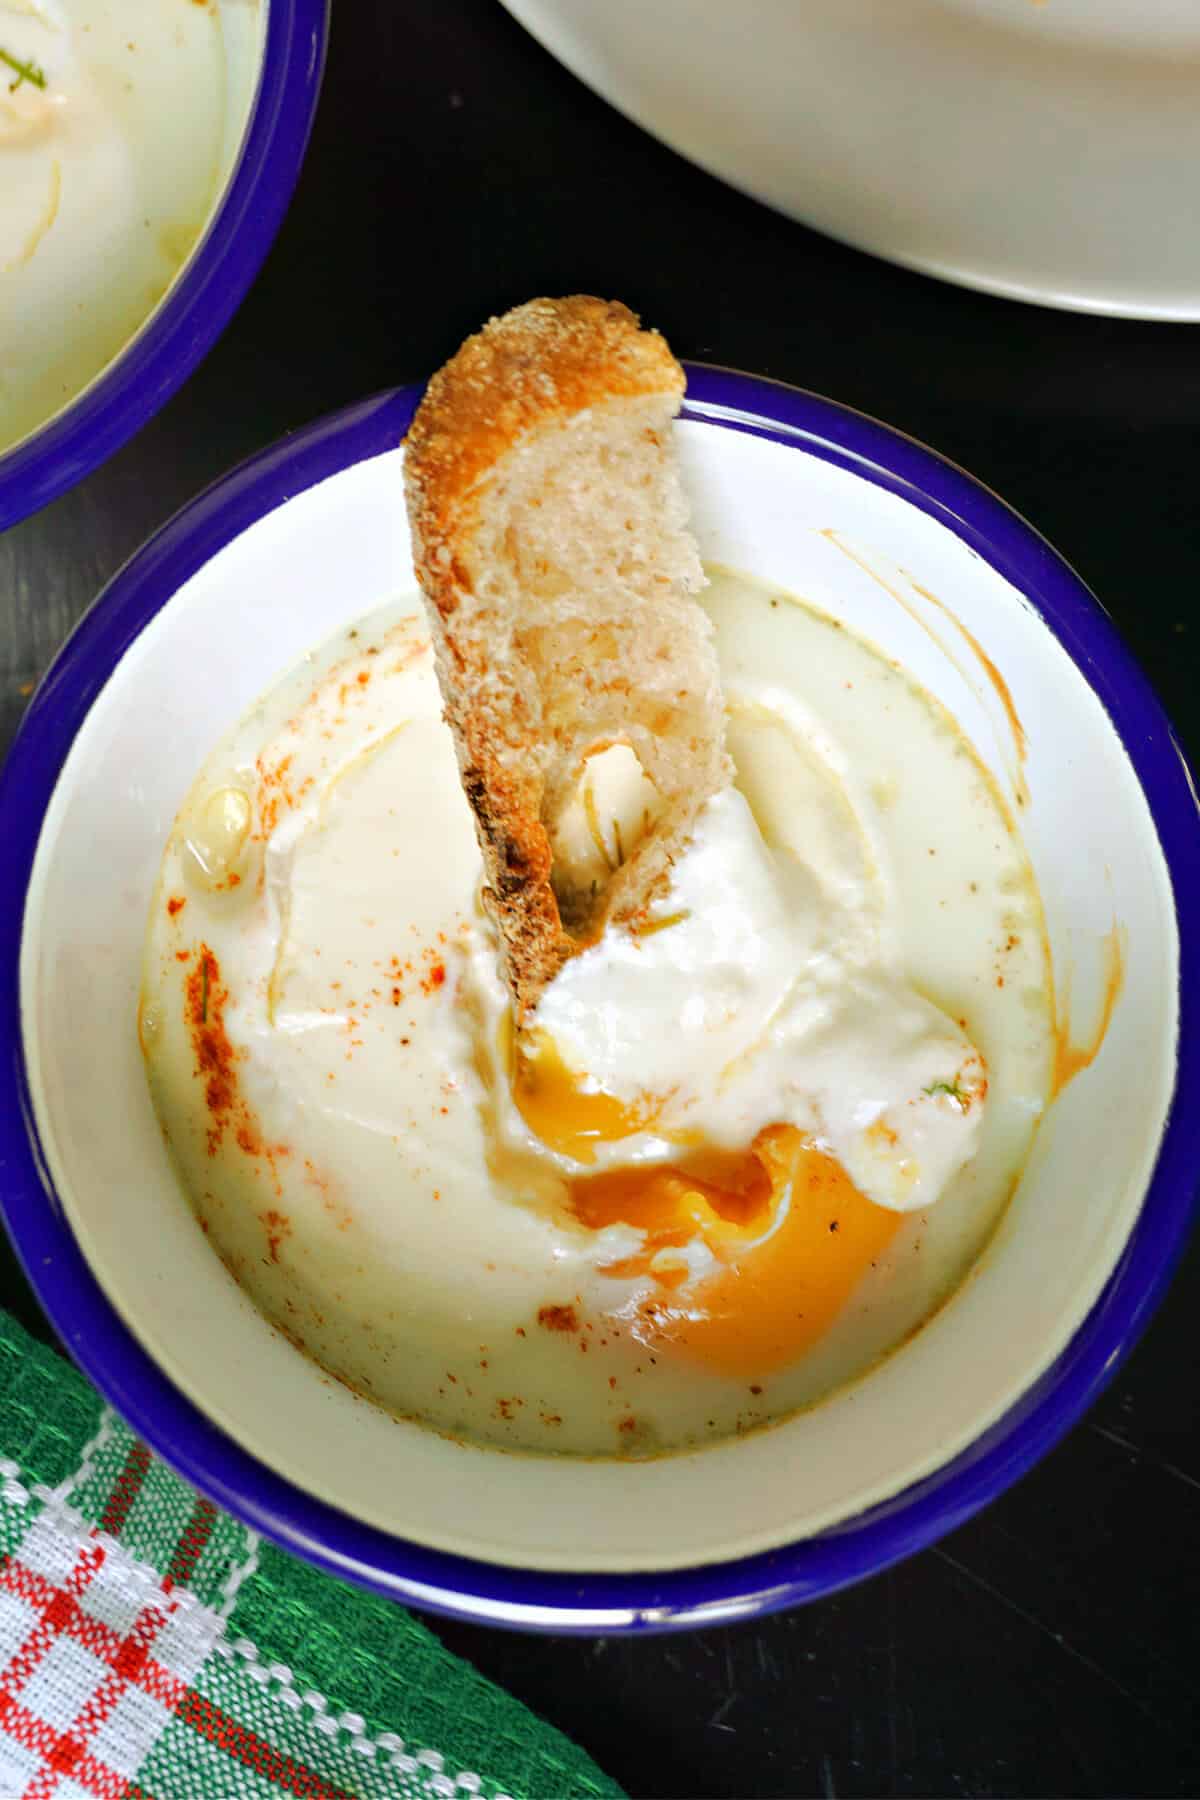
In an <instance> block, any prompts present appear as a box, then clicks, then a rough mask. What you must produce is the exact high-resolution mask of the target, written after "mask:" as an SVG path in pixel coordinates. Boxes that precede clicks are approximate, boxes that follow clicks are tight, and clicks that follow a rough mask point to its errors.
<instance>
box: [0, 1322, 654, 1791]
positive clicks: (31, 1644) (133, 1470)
mask: <svg viewBox="0 0 1200 1800" xmlns="http://www.w3.org/2000/svg"><path fill="white" fill-rule="evenodd" d="M50 1483H55V1484H56V1485H55V1486H54V1487H53V1488H51V1487H50V1485H49V1484H50ZM396 1727H401V1728H402V1729H404V1730H405V1732H406V1736H407V1735H408V1733H410V1732H411V1733H412V1735H413V1736H415V1737H416V1743H415V1744H414V1743H413V1742H412V1741H411V1737H410V1738H409V1739H408V1741H406V1738H405V1737H402V1736H401V1735H400V1732H399V1731H398V1730H397V1729H396ZM431 1740H432V1741H431ZM447 1740H453V1742H454V1746H455V1748H456V1749H457V1751H458V1757H457V1761H453V1760H451V1757H449V1756H447V1755H446V1754H445V1752H444V1750H443V1749H441V1748H438V1749H435V1748H434V1747H433V1745H434V1744H438V1743H440V1744H442V1745H445V1746H446V1747H447V1748H449V1744H448V1743H447ZM464 1752H465V1754H464ZM500 1769H503V1770H504V1771H505V1774H504V1775H502V1776H501V1775H499V1770H500ZM472 1795H478V1796H480V1800H506V1796H507V1795H521V1796H522V1797H523V1800H620V1791H619V1789H617V1788H616V1787H615V1785H614V1784H613V1783H611V1782H610V1781H608V1780H607V1779H606V1778H605V1777H604V1776H603V1775H602V1774H601V1773H600V1771H599V1770H597V1769H596V1768H595V1765H594V1764H592V1763H591V1762H590V1761H589V1760H588V1759H587V1758H586V1757H585V1756H584V1755H583V1754H582V1752H580V1751H578V1750H576V1749H575V1748H574V1746H572V1745H570V1744H568V1743H567V1742H566V1740H565V1739H563V1738H562V1737H560V1736H559V1734H557V1733H556V1732H554V1731H552V1730H551V1729H550V1728H549V1727H547V1726H545V1725H542V1724H541V1723H539V1722H538V1721H537V1720H536V1719H534V1718H533V1717H532V1716H531V1715H530V1714H529V1713H527V1712H526V1711H525V1710H524V1708H522V1707H521V1706H520V1705H519V1704H518V1703H517V1702H515V1701H514V1700H512V1699H510V1698H509V1697H508V1696H506V1695H504V1694H502V1693H501V1692H500V1691H499V1690H498V1689H495V1688H494V1687H492V1686H491V1684H490V1683H487V1682H486V1681H484V1680H483V1679H482V1677H480V1676H478V1675H477V1674H476V1673H475V1672H474V1671H473V1670H471V1669H470V1668H469V1667H468V1666H467V1665H466V1664H463V1663H461V1662H459V1661H458V1660H457V1659H456V1658H454V1657H452V1656H450V1655H449V1654H448V1653H447V1652H446V1651H445V1650H444V1649H443V1648H442V1646H441V1645H440V1644H439V1643H438V1642H437V1640H436V1639H435V1638H433V1637H432V1636H431V1635H430V1634H429V1633H428V1632H426V1631H425V1630H424V1628H423V1627H422V1626H421V1625H420V1624H418V1622H417V1621H416V1620H414V1619H413V1618H411V1617H410V1616H409V1615H407V1614H406V1613H404V1612H403V1611H402V1610H401V1609H399V1608H396V1607H391V1606H388V1605H387V1604H386V1603H385V1602H383V1601H381V1600H379V1599H377V1598H375V1597H373V1596H370V1595H367V1594H365V1593H361V1592H358V1591H356V1590H354V1589H352V1588H348V1587H346V1586H345V1585H344V1584H341V1583H338V1582H335V1581H333V1580H331V1579H330V1578H329V1577H327V1576H323V1575H319V1574H318V1573H317V1571H315V1570H313V1569H309V1568H307V1567H306V1566H305V1565H304V1564H302V1563H298V1562H296V1561H295V1560H294V1559H291V1558H288V1557H286V1556H284V1555H283V1553H282V1552H280V1551H276V1550H273V1549H271V1548H270V1547H269V1546H265V1545H260V1544H259V1542H258V1540H257V1539H256V1538H255V1537H254V1534H253V1533H252V1532H249V1531H248V1530H247V1529H246V1527H245V1526H243V1525H241V1524H239V1523H238V1521H237V1520H235V1519H233V1518H231V1517H230V1516H229V1515H228V1514H226V1513H223V1512H221V1511H220V1510H219V1509H218V1508H215V1507H213V1506H212V1505H211V1504H210V1503H209V1502H208V1501H205V1500H203V1499H201V1498H200V1497H199V1496H198V1495H197V1494H196V1493H195V1492H194V1491H193V1490H192V1489H190V1488H189V1487H188V1486H187V1484H186V1483H185V1482H183V1481H181V1480H180V1479H179V1477H178V1476H176V1475H174V1474H173V1473H172V1472H171V1470H170V1469H168V1468H167V1467H166V1465H165V1464H163V1463H162V1462H160V1461H159V1460H158V1458H156V1457H155V1456H153V1455H152V1454H151V1453H150V1452H149V1451H148V1450H147V1448H146V1447H145V1446H144V1445H143V1444H141V1443H139V1442H138V1441H137V1440H136V1438H135V1437H134V1435H133V1433H132V1432H130V1431H129V1430H128V1428H127V1427H126V1426H124V1425H123V1424H122V1423H121V1421H120V1420H119V1419H118V1418H117V1417H116V1415H115V1414H113V1413H111V1412H109V1411H107V1410H106V1409H103V1408H102V1406H101V1404H100V1402H99V1399H98V1397H97V1396H96V1395H95V1394H94V1393H93V1392H92V1391H91V1390H90V1389H89V1388H88V1386H87V1384H86V1383H85V1382H84V1381H83V1380H82V1378H81V1377H80V1376H79V1375H78V1374H77V1373H76V1372H75V1371H74V1370H72V1369H71V1368H70V1367H69V1366H68V1365H66V1364H64V1363H63V1362H62V1361H61V1360H60V1359H59V1358H57V1357H56V1356H55V1355H54V1354H53V1352H51V1351H50V1350H48V1349H46V1348H44V1347H43V1346H40V1345H37V1344H34V1343H32V1342H31V1341H30V1340H29V1339H28V1338H27V1337H26V1336H25V1335H24V1334H23V1333H21V1331H20V1329H19V1327H17V1326H16V1325H15V1323H14V1321H12V1320H11V1319H8V1318H7V1317H6V1315H4V1314H3V1313H2V1312H0V1800H280V1797H282V1796H292V1797H293V1800H467V1796H472Z"/></svg>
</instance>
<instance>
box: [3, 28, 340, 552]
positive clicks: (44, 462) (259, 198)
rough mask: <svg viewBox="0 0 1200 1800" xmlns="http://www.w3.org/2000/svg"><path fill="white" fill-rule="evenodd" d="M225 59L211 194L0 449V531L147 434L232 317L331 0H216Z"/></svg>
mask: <svg viewBox="0 0 1200 1800" xmlns="http://www.w3.org/2000/svg"><path fill="white" fill-rule="evenodd" d="M215 3H216V5H217V7H218V10H219V12H220V18H221V38H222V46H223V51H224V58H225V93H226V102H225V125H224V132H223V138H222V143H221V149H220V169H219V174H218V181H217V190H216V199H215V200H214V202H213V205H212V208H211V211H210V213H209V217H208V220H207V223H206V225H205V228H204V230H203V231H202V232H201V234H200V237H199V239H198V240H197V243H196V246H195V248H194V249H193V250H192V252H191V254H190V256H189V257H188V258H187V260H186V262H185V263H184V264H183V267H182V268H181V269H180V270H179V272H178V273H177V274H176V276H175V278H174V280H173V281H172V283H171V286H170V287H169V288H168V290H167V292H166V294H165V295H164V296H163V298H162V299H161V300H160V301H159V303H158V305H157V306H156V307H155V308H154V310H153V311H152V312H151V313H150V314H149V316H148V317H147V318H146V319H145V320H144V322H143V323H142V325H141V326H140V327H139V329H138V330H137V332H136V333H135V335H134V336H133V337H132V338H131V339H130V340H129V342H128V343H127V344H126V345H125V347H124V349H123V350H121V351H120V352H119V354H118V355H117V356H116V357H114V358H113V360H112V361H111V362H109V364H108V365H107V367H106V368H104V369H103V370H102V371H101V372H100V374H99V375H97V376H96V377H95V379H94V380H93V381H92V382H91V383H90V384H89V385H88V386H87V387H86V388H85V389H84V390H83V391H82V393H80V394H78V395H76V396H75V397H74V398H73V399H72V400H70V401H69V402H68V403H67V404H66V405H65V406H64V407H63V409H62V410H61V411H60V412H58V413H56V414H55V415H54V417H53V418H51V419H49V420H47V421H46V423H45V424H43V425H40V426H38V427H37V429H36V430H34V431H33V432H32V433H31V434H30V435H29V436H27V437H24V438H22V439H20V440H19V441H18V442H17V443H16V444H15V445H12V446H11V447H10V448H8V449H5V450H0V531H6V530H7V529H8V527H9V526H10V525H14V524H15V523H16V522H17V520H18V519H22V518H25V517H26V515H27V514H29V513H32V512H36V511H37V510H38V508H39V507H42V506H46V505H47V504H48V503H49V502H50V501H51V500H54V499H56V498H57V496H58V495H59V494H61V493H64V492H65V491H66V489H67V488H69V487H73V486H74V484H75V483H76V482H77V481H81V480H82V479H83V477H84V476H85V475H87V474H88V473H89V472H90V471H91V470H92V469H95V468H97V467H98V466H99V465H100V463H102V462H104V461H106V460H107V458H108V457H110V456H111V455H112V454H113V452H114V451H116V450H119V449H120V447H121V445H122V444H124V443H125V442H126V440H127V439H129V438H131V437H132V436H133V434H134V433H135V432H136V431H140V430H141V428H142V426H143V425H145V424H146V423H147V422H148V420H150V419H151V418H153V416H154V414H155V413H156V412H157V411H158V410H159V408H160V407H161V406H163V405H164V404H165V402H166V401H167V400H169V399H170V397H171V395H172V394H173V393H174V392H175V390H176V388H178V387H179V386H180V385H181V384H182V383H183V381H184V380H185V379H186V378H187V376H188V375H190V374H191V372H192V370H193V369H194V368H195V367H196V365H197V363H199V362H200V361H201V359H202V358H203V357H204V356H206V355H207V354H208V352H209V351H210V350H211V349H212V347H213V345H214V344H215V343H216V341H217V339H218V338H219V337H220V335H221V333H222V332H223V331H224V329H225V327H226V325H228V323H229V321H230V319H231V318H232V317H233V315H234V313H235V312H236V311H237V308H238V307H239V306H240V304H241V302H242V300H243V299H244V298H245V295H246V293H247V290H248V289H249V287H250V284H251V282H252V281H253V280H254V277H255V275H257V273H258V270H259V267H260V266H261V264H262V261H263V259H264V257H265V256H266V254H267V251H268V250H269V248H270V246H271V242H272V240H273V239H274V237H275V233H276V232H277V231H278V229H279V227H280V224H281V223H282V221H283V216H284V213H285V212H286V211H287V206H288V201H289V200H290V199H291V196H292V190H293V188H294V187H295V185H296V178H297V176H298V175H299V173H300V165H301V163H302V161H303V159H304V151H305V147H306V145H307V143H308V135H309V131H310V130H311V128H312V122H313V116H314V114H315V112H316V106H317V95H318V93H319V90H320V85H321V74H322V71H323V68H324V63H325V43H326V37H327V32H328V12H329V0H250V3H249V4H247V0H215Z"/></svg>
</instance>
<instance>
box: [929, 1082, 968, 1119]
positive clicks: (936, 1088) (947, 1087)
mask: <svg viewBox="0 0 1200 1800" xmlns="http://www.w3.org/2000/svg"><path fill="white" fill-rule="evenodd" d="M921 1092H922V1093H923V1094H931V1095H932V1094H948V1095H949V1096H950V1098H951V1100H957V1101H958V1104H959V1105H960V1106H961V1107H962V1109H963V1111H964V1112H965V1111H966V1109H967V1096H966V1095H965V1094H964V1093H963V1091H962V1089H961V1088H960V1087H959V1085H958V1077H957V1076H955V1078H954V1080H953V1081H931V1082H930V1084H929V1086H928V1087H925V1088H922V1089H921Z"/></svg>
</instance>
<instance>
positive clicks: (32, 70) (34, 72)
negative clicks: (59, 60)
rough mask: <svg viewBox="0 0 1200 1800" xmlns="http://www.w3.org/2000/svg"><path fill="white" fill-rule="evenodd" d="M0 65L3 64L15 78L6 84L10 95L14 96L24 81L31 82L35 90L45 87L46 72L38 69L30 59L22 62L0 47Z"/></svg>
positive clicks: (9, 51)
mask: <svg viewBox="0 0 1200 1800" xmlns="http://www.w3.org/2000/svg"><path fill="white" fill-rule="evenodd" d="M0 63H3V64H4V66H5V68H6V69H11V70H12V71H13V75H14V77H15V79H14V80H12V81H10V82H9V84H8V91H9V93H10V94H15V93H16V91H17V89H18V88H19V87H20V86H21V84H22V82H25V81H28V82H31V83H32V84H33V86H34V87H35V88H44V87H45V85H46V71H45V69H42V68H39V67H38V65H37V63H35V62H34V61H33V59H32V57H31V58H30V60H29V61H28V62H22V61H21V59H20V57H19V56H14V55H13V53H12V51H11V50H5V49H4V48H3V47H2V46H0Z"/></svg>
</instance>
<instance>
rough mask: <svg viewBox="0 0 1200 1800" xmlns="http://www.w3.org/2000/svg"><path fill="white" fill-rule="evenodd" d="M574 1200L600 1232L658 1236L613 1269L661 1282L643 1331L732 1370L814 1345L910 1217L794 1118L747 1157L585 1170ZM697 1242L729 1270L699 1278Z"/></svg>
mask: <svg viewBox="0 0 1200 1800" xmlns="http://www.w3.org/2000/svg"><path fill="white" fill-rule="evenodd" d="M571 1205H572V1208H573V1210H574V1212H575V1215H576V1217H577V1218H578V1219H579V1220H580V1222H581V1223H583V1224H585V1225H588V1226H590V1227H592V1228H593V1229H594V1230H600V1229H602V1228H603V1227H604V1226H606V1225H613V1224H617V1223H623V1224H627V1225H633V1226H635V1227H636V1228H638V1229H640V1230H641V1231H642V1232H644V1234H645V1245H644V1248H643V1249H642V1250H641V1251H639V1252H638V1253H637V1255H635V1256H632V1257H627V1258H624V1259H622V1260H621V1261H619V1262H616V1263H611V1264H609V1265H608V1267H607V1271H606V1272H607V1273H608V1274H611V1275H614V1276H626V1277H636V1276H645V1275H649V1276H652V1277H653V1278H654V1280H655V1283H656V1288H657V1290H658V1291H657V1292H656V1293H654V1294H652V1295H650V1296H649V1297H647V1298H643V1299H641V1300H639V1301H637V1302H636V1303H635V1305H634V1308H633V1311H632V1316H628V1317H626V1324H627V1326H628V1328H629V1329H630V1330H631V1331H632V1333H633V1335H634V1337H635V1338H637V1340H638V1341H639V1342H640V1343H643V1344H645V1345H646V1347H647V1349H648V1350H654V1349H656V1348H661V1349H669V1350H672V1351H674V1352H677V1353H682V1354H685V1355H688V1356H692V1357H695V1358H696V1359H697V1360H699V1361H700V1362H702V1363H704V1364H705V1365H706V1366H707V1367H709V1368H711V1369H714V1370H716V1371H718V1372H719V1373H721V1374H724V1375H729V1376H733V1377H753V1376H755V1375H758V1374H762V1373H765V1372H767V1371H769V1370H771V1369H776V1368H779V1367H781V1366H783V1365H785V1364H787V1363H789V1362H791V1361H793V1360H794V1359H795V1358H796V1356H798V1355H799V1354H800V1353H801V1352H802V1351H804V1350H806V1349H808V1348H809V1347H810V1346H811V1345H812V1344H814V1343H815V1342H816V1341H817V1339H818V1338H819V1337H821V1335H822V1334H823V1333H824V1332H825V1331H826V1330H827V1329H828V1328H829V1326H830V1325H831V1324H832V1323H833V1321H834V1319H835V1318H836V1317H837V1315H838V1313H839V1312H840V1311H841V1310H842V1308H843V1306H844V1305H845V1304H846V1301H847V1300H848V1299H849V1297H850V1295H851V1293H852V1292H853V1290H854V1288H855V1287H856V1286H857V1285H858V1283H859V1281H861V1279H862V1278H863V1276H864V1275H865V1274H866V1272H867V1270H868V1269H869V1268H870V1267H871V1265H872V1263H874V1262H876V1261H877V1260H878V1258H879V1256H880V1255H881V1253H882V1252H883V1251H884V1250H885V1249H886V1247H887V1245H888V1244H889V1243H890V1241H891V1239H892V1238H893V1236H894V1235H895V1233H896V1231H897V1230H898V1228H899V1226H900V1224H901V1223H902V1215H901V1214H899V1213H896V1212H891V1211H888V1210H887V1209H886V1208H884V1207H881V1206H876V1205H874V1204H873V1202H871V1201H870V1200H867V1199H866V1198H865V1197H864V1196H863V1195H862V1194H860V1193H859V1191H858V1189H857V1188H856V1187H855V1186H854V1184H853V1183H852V1182H851V1180H850V1179H849V1177H848V1176H847V1175H846V1173H845V1171H844V1170H843V1169H842V1167H841V1165H840V1164H839V1163H837V1162H835V1161H834V1160H833V1158H832V1157H830V1156H828V1155H826V1154H825V1152H824V1151H822V1150H820V1149H818V1148H817V1147H816V1145H814V1144H813V1143H812V1142H811V1140H809V1139H807V1138H806V1137H804V1136H803V1134H802V1133H800V1132H799V1131H797V1130H796V1129H795V1128H794V1127H793V1126H790V1125H772V1126H769V1127H768V1128H767V1130H766V1131H763V1132H760V1133H759V1135H758V1137H757V1138H756V1139H755V1141H754V1144H753V1146H752V1147H751V1149H750V1150H748V1151H746V1152H744V1153H743V1154H741V1155H737V1154H730V1153H728V1152H720V1151H713V1150H706V1151H702V1152H699V1153H697V1154H696V1155H694V1156H689V1157H688V1158H687V1159H686V1161H684V1162H682V1163H681V1164H680V1165H678V1166H669V1167H662V1166H659V1167H656V1168H641V1169H639V1168H626V1169H619V1170H613V1171H610V1172H608V1173H605V1174H601V1175H590V1176H583V1177H581V1178H579V1179H577V1180H575V1181H574V1182H572V1183H571ZM697 1238H699V1239H700V1240H701V1241H702V1242H703V1244H704V1245H705V1246H706V1247H707V1248H708V1250H709V1251H710V1252H711V1254H712V1256H713V1258H714V1259H715V1262H716V1267H715V1268H714V1269H713V1270H712V1271H711V1272H710V1273H708V1274H706V1275H704V1276H702V1277H701V1278H700V1279H699V1280H698V1281H689V1279H688V1273H689V1271H688V1265H687V1262H686V1261H685V1259H684V1256H683V1254H682V1252H683V1248H684V1246H686V1245H688V1244H690V1243H692V1242H694V1241H695V1240H696V1239H697ZM672 1252H674V1253H675V1254H674V1255H673V1254H672Z"/></svg>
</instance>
